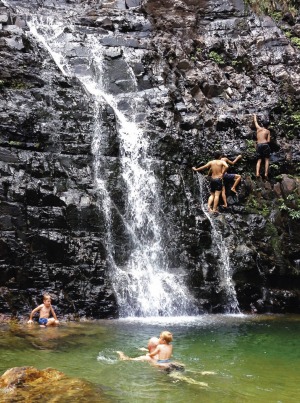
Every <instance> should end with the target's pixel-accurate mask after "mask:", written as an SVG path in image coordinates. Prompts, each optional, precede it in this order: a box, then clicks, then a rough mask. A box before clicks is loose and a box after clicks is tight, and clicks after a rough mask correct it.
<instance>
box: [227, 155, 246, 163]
mask: <svg viewBox="0 0 300 403" xmlns="http://www.w3.org/2000/svg"><path fill="white" fill-rule="evenodd" d="M241 158H242V155H238V156H237V157H236V159H234V160H233V161H230V159H229V158H223V161H225V162H227V164H229V165H234V164H236V163H237V162H238V160H240V159H241Z"/></svg>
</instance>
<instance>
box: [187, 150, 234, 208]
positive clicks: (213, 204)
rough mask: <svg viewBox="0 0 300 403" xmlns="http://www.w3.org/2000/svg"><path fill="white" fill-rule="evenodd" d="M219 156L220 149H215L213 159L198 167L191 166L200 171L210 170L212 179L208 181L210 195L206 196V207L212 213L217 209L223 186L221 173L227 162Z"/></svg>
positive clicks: (225, 168) (224, 170)
mask: <svg viewBox="0 0 300 403" xmlns="http://www.w3.org/2000/svg"><path fill="white" fill-rule="evenodd" d="M221 157H222V153H221V152H220V151H216V152H215V155H214V158H215V159H214V160H212V161H209V162H208V163H207V164H205V165H203V166H201V167H199V168H195V167H193V168H192V169H193V170H194V171H202V170H204V169H210V170H211V178H212V179H211V182H210V196H209V198H208V202H207V207H208V211H209V212H212V213H216V212H217V211H218V203H219V199H220V194H221V192H222V187H223V175H224V173H225V172H226V171H227V169H228V164H227V163H226V162H225V161H223V160H221V159H220V158H221Z"/></svg>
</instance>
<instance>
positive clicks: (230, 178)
mask: <svg viewBox="0 0 300 403" xmlns="http://www.w3.org/2000/svg"><path fill="white" fill-rule="evenodd" d="M241 158H242V156H241V155H238V156H237V157H236V158H235V159H234V160H233V161H231V160H230V159H229V158H227V157H221V160H222V161H225V162H226V164H228V165H235V164H236V163H237V162H238V161H239V160H240V159H241ZM241 179H242V177H241V175H238V174H230V173H227V172H225V173H224V176H223V187H222V199H223V202H224V206H223V207H227V197H226V185H227V184H230V183H232V182H233V185H232V186H231V188H230V190H231V191H232V192H233V193H235V194H236V195H237V191H236V187H237V185H238V184H239V183H240V181H241Z"/></svg>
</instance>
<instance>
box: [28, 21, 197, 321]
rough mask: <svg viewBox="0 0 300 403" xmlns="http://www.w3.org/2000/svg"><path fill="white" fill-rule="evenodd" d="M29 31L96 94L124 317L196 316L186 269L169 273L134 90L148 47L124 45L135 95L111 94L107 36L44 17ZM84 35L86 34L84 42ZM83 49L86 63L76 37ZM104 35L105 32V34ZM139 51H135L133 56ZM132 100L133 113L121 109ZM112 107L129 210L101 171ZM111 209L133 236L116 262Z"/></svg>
mask: <svg viewBox="0 0 300 403" xmlns="http://www.w3.org/2000/svg"><path fill="white" fill-rule="evenodd" d="M28 25H29V27H30V31H31V33H32V34H33V35H34V36H35V37H36V38H37V39H38V40H39V41H40V42H41V43H43V44H44V46H45V47H46V49H47V50H48V51H49V53H50V54H51V55H52V57H53V59H54V61H55V62H56V64H57V65H58V66H59V68H60V70H61V71H62V73H63V74H64V75H70V76H75V77H76V78H77V79H79V80H80V81H81V83H82V84H83V86H84V87H85V89H86V90H87V91H88V93H89V94H91V97H92V98H93V101H94V107H95V124H94V128H95V129H94V140H93V154H94V172H95V184H96V187H97V190H98V194H99V203H100V205H99V208H100V209H101V210H102V211H103V212H104V214H105V218H106V229H107V233H106V244H107V253H108V259H109V262H110V272H111V276H112V283H113V287H114V290H115V293H116V296H117V301H118V304H119V309H120V315H121V316H159V315H163V316H175V315H176V316H181V315H187V314H195V313H196V309H195V307H194V303H193V298H192V297H191V296H190V295H189V292H188V290H187V288H186V286H185V276H186V274H185V272H184V271H183V270H178V268H177V269H176V273H174V272H171V269H172V268H170V267H169V264H168V261H167V259H166V254H165V251H164V248H165V245H164V241H163V239H162V231H161V226H162V225H163V224H162V220H161V218H160V215H159V211H160V199H159V185H158V182H157V179H156V177H155V175H154V173H153V169H152V165H153V163H154V161H153V160H152V159H151V158H150V157H149V156H148V139H147V136H146V134H145V133H144V131H143V130H142V128H141V127H139V125H138V123H136V120H137V119H136V116H137V110H138V105H139V104H140V103H141V102H143V99H142V95H140V94H139V93H138V92H137V91H136V83H135V77H134V75H133V74H132V70H131V68H130V59H132V57H136V58H140V57H141V54H142V51H141V50H138V49H137V50H136V51H133V50H132V49H131V50H128V49H127V48H124V47H120V48H119V50H120V54H122V57H123V60H124V61H125V63H126V65H127V66H128V74H127V79H128V80H129V81H130V80H131V82H130V88H131V91H130V92H123V93H121V94H119V95H113V94H112V93H109V92H108V91H107V83H106V79H107V77H106V75H105V69H104V68H103V62H104V57H105V49H104V47H103V46H102V45H101V44H100V37H101V35H99V34H98V33H97V34H94V33H92V32H88V33H85V34H84V35H82V34H81V33H80V31H78V30H76V27H75V26H71V25H70V23H69V22H68V25H66V23H65V22H62V21H61V22H60V21H59V20H58V19H57V16H56V18H53V17H47V16H45V15H44V16H41V15H40V16H39V17H31V18H30V19H29V21H28ZM83 36H84V39H83ZM75 38H76V40H78V41H80V46H81V50H82V49H83V47H84V51H83V52H82V53H83V54H84V57H82V60H81V65H80V68H78V67H76V65H75V64H73V60H74V58H73V60H72V57H71V56H70V53H72V52H70V48H72V43H70V42H72V40H73V41H75ZM102 38H103V35H102ZM133 53H134V54H133ZM124 101H126V103H127V104H128V105H130V110H131V111H132V113H131V115H130V117H128V116H125V114H124V113H123V112H122V111H121V110H120V107H119V105H120V104H121V103H122V102H124ZM107 105H109V107H110V108H112V110H113V111H114V115H115V117H116V119H117V131H118V136H119V142H120V151H119V156H118V158H119V165H120V175H121V177H122V180H123V182H124V184H125V188H124V189H123V192H124V194H123V197H124V198H125V199H126V202H125V212H120V210H119V209H118V207H117V205H116V202H115V201H114V199H113V197H112V196H111V189H110V187H109V184H108V183H107V180H106V178H105V176H104V175H103V170H104V167H103V163H102V159H103V154H102V143H103V141H104V140H103V138H101V133H102V129H101V125H102V123H101V119H100V115H101V110H102V109H103V108H106V107H107ZM112 211H114V214H118V215H119V217H120V219H121V220H122V222H123V224H124V227H125V229H126V231H127V234H128V236H129V237H130V240H131V242H130V244H131V248H130V251H129V253H128V258H127V259H126V261H124V262H122V263H121V264H120V263H118V264H117V263H116V251H115V246H114V242H115V241H114V238H115V237H114V233H113V225H112V219H111V217H112Z"/></svg>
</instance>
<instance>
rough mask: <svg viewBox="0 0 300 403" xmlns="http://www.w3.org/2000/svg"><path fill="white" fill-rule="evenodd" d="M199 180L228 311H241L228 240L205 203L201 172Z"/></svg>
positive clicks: (201, 200)
mask: <svg viewBox="0 0 300 403" xmlns="http://www.w3.org/2000/svg"><path fill="white" fill-rule="evenodd" d="M197 180H198V184H199V192H200V203H201V209H202V211H203V213H204V214H205V215H206V217H207V218H208V220H209V222H210V225H211V235H212V242H213V249H214V251H215V252H216V253H217V256H216V257H217V260H218V271H219V279H220V288H221V289H222V290H223V291H224V294H225V295H226V299H227V301H226V310H227V313H239V312H240V310H239V304H238V300H237V297H236V292H235V288H234V284H233V281H232V277H231V273H232V270H231V266H230V258H229V252H228V249H227V246H226V242H225V241H224V239H223V237H222V233H221V231H220V230H219V229H218V227H217V225H216V222H215V219H214V218H213V216H212V214H210V213H209V212H208V210H207V208H206V206H205V204H204V197H203V187H204V176H203V175H201V174H200V173H197Z"/></svg>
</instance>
